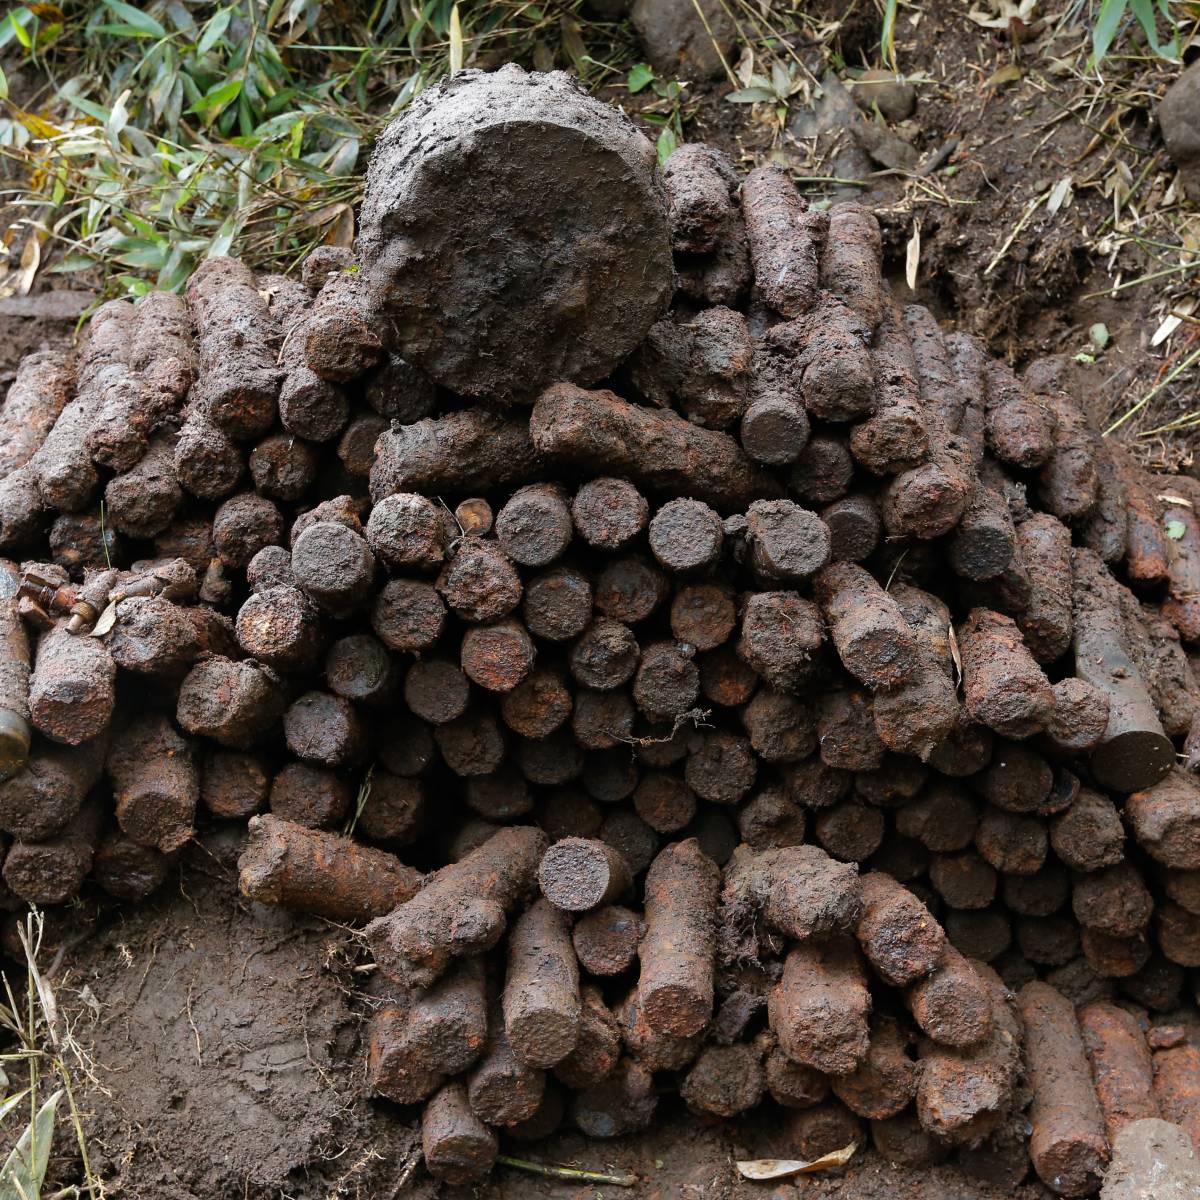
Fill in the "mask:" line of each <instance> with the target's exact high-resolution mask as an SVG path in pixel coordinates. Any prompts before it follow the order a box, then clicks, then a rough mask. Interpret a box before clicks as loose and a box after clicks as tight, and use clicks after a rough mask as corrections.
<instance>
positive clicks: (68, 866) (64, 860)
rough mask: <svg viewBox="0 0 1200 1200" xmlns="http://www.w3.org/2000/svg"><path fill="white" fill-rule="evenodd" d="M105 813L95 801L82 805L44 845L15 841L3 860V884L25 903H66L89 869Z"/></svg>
mask: <svg viewBox="0 0 1200 1200" xmlns="http://www.w3.org/2000/svg"><path fill="white" fill-rule="evenodd" d="M103 825H104V810H103V808H102V806H101V805H100V803H99V802H98V801H96V800H92V801H91V802H89V803H87V804H85V805H84V806H83V807H82V808H81V809H80V810H79V812H78V813H76V814H75V816H74V817H73V818H72V819H71V821H70V823H69V824H68V825H67V826H66V828H65V829H64V830H63V831H62V832H61V833H59V834H58V835H57V836H56V837H53V838H49V839H47V840H46V841H43V842H14V843H13V844H12V845H11V846H10V847H9V850H8V854H7V855H6V856H5V859H4V870H3V876H4V882H5V884H6V885H7V886H8V888H9V890H10V891H11V892H12V893H14V894H15V895H16V896H18V897H20V899H22V900H24V901H25V902H26V903H28V904H35V905H38V906H39V907H41V906H43V905H54V904H66V903H67V902H68V901H70V900H73V899H74V898H75V897H76V896H77V895H78V894H79V888H80V886H81V885H82V884H83V881H84V879H86V878H87V875H88V872H89V871H90V870H91V869H92V862H93V860H94V855H95V848H96V843H97V842H98V841H99V839H100V831H101V829H102V828H103Z"/></svg>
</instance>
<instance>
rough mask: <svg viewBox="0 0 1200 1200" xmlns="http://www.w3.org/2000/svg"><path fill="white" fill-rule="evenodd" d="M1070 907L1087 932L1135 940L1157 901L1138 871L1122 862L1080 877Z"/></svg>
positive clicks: (1077, 879)
mask: <svg viewBox="0 0 1200 1200" xmlns="http://www.w3.org/2000/svg"><path fill="white" fill-rule="evenodd" d="M1071 907H1072V909H1073V910H1074V913H1075V918H1076V920H1077V921H1078V922H1079V923H1080V924H1081V925H1086V926H1087V928H1088V929H1095V930H1098V931H1099V932H1100V933H1107V934H1111V935H1112V936H1113V937H1133V936H1134V935H1135V934H1138V933H1140V932H1141V931H1142V930H1143V929H1145V927H1146V925H1147V924H1148V923H1149V921H1150V915H1151V913H1152V912H1153V910H1154V900H1153V897H1152V896H1151V895H1150V892H1149V890H1148V889H1147V887H1146V884H1145V881H1144V880H1143V879H1142V877H1141V875H1140V874H1139V873H1138V870H1137V868H1136V867H1135V866H1133V865H1132V864H1131V863H1128V862H1122V863H1118V864H1117V865H1116V866H1115V867H1106V868H1105V869H1104V870H1103V871H1094V872H1092V873H1091V874H1090V875H1080V876H1077V877H1076V879H1075V885H1074V888H1073V889H1072V892H1071Z"/></svg>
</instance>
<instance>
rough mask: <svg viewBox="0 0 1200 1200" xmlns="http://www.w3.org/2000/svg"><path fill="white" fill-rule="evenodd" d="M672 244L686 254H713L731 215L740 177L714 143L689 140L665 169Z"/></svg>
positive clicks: (664, 179)
mask: <svg viewBox="0 0 1200 1200" xmlns="http://www.w3.org/2000/svg"><path fill="white" fill-rule="evenodd" d="M663 183H664V185H665V187H666V190H667V208H668V213H669V216H670V219H671V245H672V247H673V249H675V250H676V251H681V252H683V253H685V254H711V253H712V252H713V251H715V250H716V249H717V246H718V244H719V242H720V238H721V234H722V231H723V229H724V228H725V226H726V224H727V223H728V221H729V220H730V218H731V217H735V216H736V215H737V212H736V206H735V204H734V196H735V195H736V192H737V184H738V177H737V172H736V171H735V170H734V169H733V164H732V163H730V161H729V159H728V158H727V157H726V156H725V155H724V154H723V153H721V151H720V150H718V149H717V148H716V147H715V146H708V145H705V144H704V143H703V142H690V143H688V144H687V145H685V146H680V147H679V150H678V151H677V152H676V153H675V154H673V155H671V158H670V159H669V160H668V162H667V165H666V167H665V169H664V170H663Z"/></svg>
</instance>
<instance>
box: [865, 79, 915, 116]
mask: <svg viewBox="0 0 1200 1200" xmlns="http://www.w3.org/2000/svg"><path fill="white" fill-rule="evenodd" d="M852 95H853V96H854V103H855V104H857V105H858V107H859V108H861V109H862V110H863V112H865V113H866V114H867V115H868V116H869V115H870V114H871V112H872V111H873V109H874V108H878V109H879V111H880V113H881V114H882V115H883V119H884V120H885V121H888V122H891V123H893V124H894V123H895V122H896V121H903V120H906V119H907V118H908V117H911V116H912V114H913V109H915V108H916V107H917V90H916V88H914V87H913V85H912V84H911V83H906V82H905V80H904V76H902V75H897V74H896V73H895V72H894V71H880V70H871V71H864V72H863V73H862V74H861V75H860V76H859V77H858V78H857V79H856V80H855V81H854V90H853V93H852Z"/></svg>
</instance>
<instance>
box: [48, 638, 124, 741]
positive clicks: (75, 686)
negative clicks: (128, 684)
mask: <svg viewBox="0 0 1200 1200" xmlns="http://www.w3.org/2000/svg"><path fill="white" fill-rule="evenodd" d="M115 678H116V666H115V664H114V663H113V660H112V657H111V656H110V655H109V653H108V650H107V648H106V647H105V646H104V644H103V643H102V642H101V641H100V640H99V639H98V638H90V637H76V636H75V635H74V634H71V633H68V632H67V625H66V622H65V621H63V622H60V623H59V624H57V625H55V626H54V627H53V628H52V629H50V630H48V631H47V632H46V633H44V634H42V636H41V638H40V639H39V640H38V646H37V655H36V657H35V659H34V664H33V671H32V672H31V674H30V677H29V718H30V722H31V723H32V725H33V727H34V728H35V729H36V730H38V732H39V733H43V734H45V735H46V737H48V738H50V739H51V740H52V741H56V742H64V743H66V744H67V745H70V746H78V745H79V744H80V743H81V742H85V741H88V740H89V739H90V738H94V737H96V736H97V734H100V733H102V732H103V731H104V730H105V729H106V728H107V727H108V723H109V721H110V720H111V719H112V714H113V708H114V705H115V703H116V697H115V694H114V683H115Z"/></svg>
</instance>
